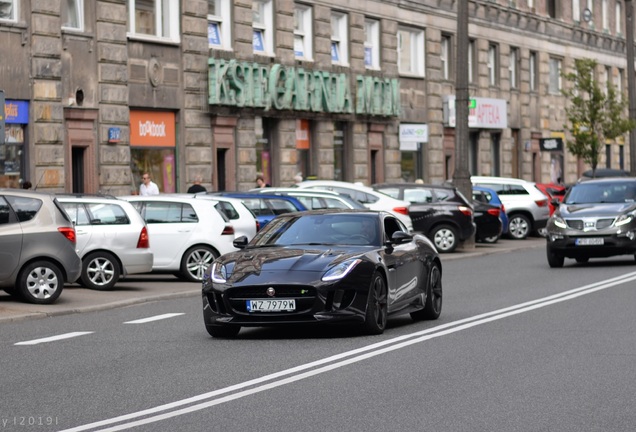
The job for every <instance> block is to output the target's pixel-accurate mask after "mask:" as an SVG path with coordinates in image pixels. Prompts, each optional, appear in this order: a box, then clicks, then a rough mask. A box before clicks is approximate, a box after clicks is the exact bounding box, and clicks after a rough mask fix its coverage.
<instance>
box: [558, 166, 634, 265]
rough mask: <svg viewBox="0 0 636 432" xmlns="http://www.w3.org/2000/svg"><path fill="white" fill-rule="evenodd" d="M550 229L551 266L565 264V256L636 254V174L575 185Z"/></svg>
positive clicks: (582, 259) (584, 259)
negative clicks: (630, 176) (634, 175)
mask: <svg viewBox="0 0 636 432" xmlns="http://www.w3.org/2000/svg"><path fill="white" fill-rule="evenodd" d="M555 204H557V202H555ZM546 233H547V236H546V238H547V246H546V252H547V258H548V264H549V265H550V267H562V266H563V263H564V258H574V259H576V261H577V262H587V261H588V260H589V259H590V258H604V257H610V256H615V255H624V254H636V178H605V179H597V180H588V181H585V182H581V183H578V184H576V185H574V186H572V188H571V189H570V190H569V191H568V192H567V194H566V195H565V197H564V199H563V202H562V203H560V204H559V207H558V209H557V210H556V211H555V213H554V215H553V216H552V217H551V218H550V219H549V221H548V226H547V228H546Z"/></svg>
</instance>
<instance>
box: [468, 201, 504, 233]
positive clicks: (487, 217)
mask: <svg viewBox="0 0 636 432" xmlns="http://www.w3.org/2000/svg"><path fill="white" fill-rule="evenodd" d="M473 211H474V218H475V226H476V227H477V229H476V232H475V241H478V242H483V243H496V242H497V241H498V240H499V237H501V232H502V230H503V225H502V223H501V217H500V216H499V214H500V213H501V208H499V206H496V205H493V204H488V203H484V202H481V201H473Z"/></svg>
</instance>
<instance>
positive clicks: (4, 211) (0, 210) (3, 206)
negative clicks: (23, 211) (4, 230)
mask: <svg viewBox="0 0 636 432" xmlns="http://www.w3.org/2000/svg"><path fill="white" fill-rule="evenodd" d="M10 217H11V208H10V207H9V203H8V202H7V201H6V200H5V199H4V198H2V197H0V225H5V224H8V223H9V220H10ZM13 222H14V223H15V220H14V221H13Z"/></svg>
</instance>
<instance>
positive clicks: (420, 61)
mask: <svg viewBox="0 0 636 432" xmlns="http://www.w3.org/2000/svg"><path fill="white" fill-rule="evenodd" d="M402 33H406V34H408V35H409V39H410V42H409V43H410V46H411V50H410V51H411V52H410V53H409V58H410V62H409V63H410V65H409V67H410V69H409V70H408V71H404V70H402V69H401V66H402V37H401V34H402ZM425 47H426V36H425V34H424V30H423V29H417V28H416V27H407V26H398V43H397V50H398V72H399V74H400V75H409V76H414V77H419V78H424V77H426V62H425V60H424V59H425V57H426V48H425ZM418 52H421V53H422V55H419V56H417V55H416V54H417V53H418Z"/></svg>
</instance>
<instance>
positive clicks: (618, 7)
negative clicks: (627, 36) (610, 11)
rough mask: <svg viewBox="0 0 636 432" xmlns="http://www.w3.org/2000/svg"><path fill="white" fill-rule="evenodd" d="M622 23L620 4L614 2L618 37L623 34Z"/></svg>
mask: <svg viewBox="0 0 636 432" xmlns="http://www.w3.org/2000/svg"><path fill="white" fill-rule="evenodd" d="M622 22H623V8H622V4H621V2H618V1H617V2H616V34H617V35H620V34H622V33H623V27H621V24H622Z"/></svg>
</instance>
